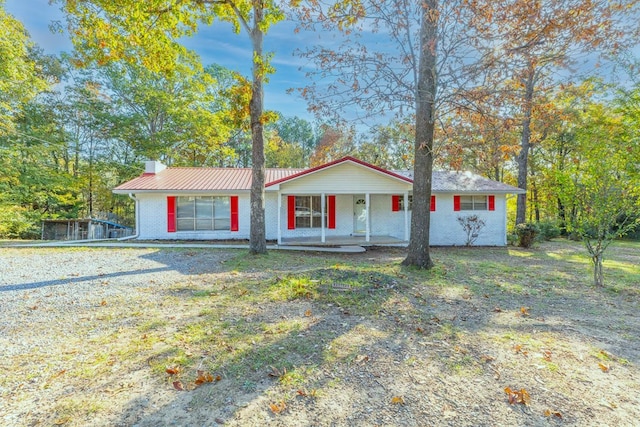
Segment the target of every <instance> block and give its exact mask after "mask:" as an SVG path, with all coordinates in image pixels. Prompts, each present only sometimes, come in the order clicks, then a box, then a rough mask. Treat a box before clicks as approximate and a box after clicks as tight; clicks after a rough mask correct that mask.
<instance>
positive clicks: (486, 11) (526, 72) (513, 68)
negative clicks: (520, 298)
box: [467, 0, 638, 224]
mask: <svg viewBox="0 0 640 427" xmlns="http://www.w3.org/2000/svg"><path fill="white" fill-rule="evenodd" d="M467 5H468V7H469V8H470V9H472V10H473V11H474V13H475V14H476V15H477V16H478V17H479V19H478V21H477V22H478V29H479V31H480V34H481V35H482V37H480V38H479V39H478V40H479V41H480V42H484V43H486V44H485V46H484V51H485V60H486V64H487V66H488V67H489V69H491V70H493V71H492V72H493V73H499V74H502V78H503V81H504V82H505V93H508V94H509V96H510V97H512V96H513V95H514V94H516V95H517V98H516V102H515V103H514V104H513V105H514V107H515V108H516V109H517V110H518V115H517V116H518V120H519V122H520V126H521V137H520V147H519V153H518V155H517V157H516V162H517V166H518V187H520V188H522V189H524V190H526V189H527V177H528V165H529V152H530V148H531V142H532V141H531V133H532V122H533V120H534V117H533V111H534V109H535V107H536V104H537V102H538V100H539V99H540V97H539V96H538V95H539V94H540V93H544V92H545V91H547V90H553V89H554V88H555V87H556V86H557V84H558V83H559V82H558V79H557V76H553V73H554V72H558V71H559V70H566V71H569V72H572V73H575V71H576V67H577V66H578V64H579V60H580V59H585V58H586V57H587V56H588V55H591V60H592V61H596V60H597V59H598V58H596V57H595V56H596V54H598V53H599V54H601V56H603V55H606V54H610V53H612V52H616V51H618V50H620V49H622V48H624V47H625V46H626V45H628V44H629V43H634V42H635V40H637V39H636V38H635V37H636V36H637V31H638V29H637V12H638V11H637V6H638V1H637V0H620V1H615V2H612V1H609V0H540V1H530V0H507V1H500V2H496V1H493V0H467ZM633 16H636V18H635V19H634V18H633ZM483 22H484V23H483ZM592 68H593V65H592ZM526 208H527V199H526V194H520V195H518V203H517V214H516V223H517V224H519V223H522V222H525V220H526Z"/></svg>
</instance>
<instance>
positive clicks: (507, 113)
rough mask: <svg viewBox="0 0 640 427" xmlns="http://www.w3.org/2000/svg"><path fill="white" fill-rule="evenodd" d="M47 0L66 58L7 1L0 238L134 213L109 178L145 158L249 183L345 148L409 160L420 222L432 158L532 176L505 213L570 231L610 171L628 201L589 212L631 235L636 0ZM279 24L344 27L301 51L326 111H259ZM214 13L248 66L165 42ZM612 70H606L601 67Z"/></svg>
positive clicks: (308, 90)
mask: <svg viewBox="0 0 640 427" xmlns="http://www.w3.org/2000/svg"><path fill="white" fill-rule="evenodd" d="M58 3H60V4H62V6H63V7H64V10H65V12H66V13H67V16H68V17H69V21H68V25H69V30H70V31H71V34H72V38H73V39H74V43H75V47H76V51H74V52H73V53H69V54H68V55H63V56H62V57H51V56H47V55H44V54H43V53H42V52H40V51H39V50H38V48H37V46H34V45H33V43H32V42H31V41H30V40H29V37H28V35H27V34H26V32H25V31H24V29H23V28H22V26H21V24H20V23H19V22H17V21H16V20H15V19H14V18H12V17H11V16H9V15H7V14H6V13H5V12H4V10H2V9H0V12H1V13H2V15H0V19H1V20H2V28H6V29H7V30H3V31H4V34H5V36H4V37H3V38H2V39H1V40H0V43H1V46H0V49H1V50H2V54H3V58H6V60H4V61H3V64H2V66H1V67H2V68H1V69H0V78H1V80H0V85H2V87H1V88H0V89H2V90H1V94H2V95H1V96H2V99H1V100H0V101H1V104H0V105H1V107H2V108H1V109H0V150H1V151H0V162H1V164H0V167H2V171H3V173H2V177H1V178H0V190H1V195H0V204H1V205H2V207H3V208H2V209H1V212H2V213H0V235H3V236H22V237H26V236H29V235H32V234H33V232H34V230H36V229H37V224H38V221H39V219H40V218H43V217H77V216H90V215H94V216H95V215H97V214H98V213H101V212H110V213H114V214H117V215H118V216H120V217H122V218H123V221H125V222H126V221H131V218H132V212H131V209H132V204H131V202H130V201H129V200H127V199H126V198H120V197H115V196H113V195H112V194H111V193H110V189H111V188H112V187H114V186H115V185H117V184H118V183H120V182H122V181H124V180H126V179H128V178H131V177H132V176H135V175H137V174H138V173H139V172H140V170H141V162H142V161H143V160H144V159H159V160H162V161H164V162H165V163H167V164H170V165H184V166H246V167H253V168H254V173H255V174H257V175H254V180H256V177H258V181H259V178H260V171H261V170H262V171H263V169H264V167H265V166H266V167H304V166H313V165H316V164H320V163H323V162H326V161H329V160H332V159H336V158H339V157H341V156H344V155H354V156H357V157H359V158H361V159H363V160H365V161H367V162H371V163H373V164H376V165H379V166H382V167H385V168H391V169H411V168H415V169H416V174H417V176H421V178H418V179H417V180H416V181H417V182H418V183H419V184H422V183H424V186H422V188H421V189H416V188H414V195H415V194H416V193H419V194H420V195H421V196H420V197H416V196H417V195H416V196H414V203H416V204H417V205H419V204H420V199H423V200H424V206H423V208H425V209H426V211H427V212H426V213H427V216H428V209H427V207H428V206H427V205H428V200H429V197H427V195H428V194H430V191H431V187H430V173H431V167H432V165H433V167H435V168H439V169H445V168H451V169H469V170H473V171H475V172H478V173H480V174H482V175H485V176H488V177H490V178H492V179H497V180H500V181H505V182H508V183H511V184H514V185H518V186H519V187H521V188H526V190H527V194H526V196H523V197H519V198H518V205H517V214H516V222H518V223H521V222H525V221H533V222H541V221H550V222H553V223H556V224H558V225H559V226H560V227H561V228H562V229H563V230H566V231H567V232H572V231H576V230H577V229H578V228H579V224H580V221H579V219H580V218H585V217H589V216H592V213H593V210H594V209H595V205H594V203H595V201H593V200H590V199H589V198H588V197H587V195H597V191H596V189H600V190H601V187H602V186H603V184H604V183H605V181H606V182H607V183H608V184H607V185H609V187H610V192H613V193H616V194H617V195H618V196H617V197H614V198H611V200H624V204H621V203H619V204H618V206H608V207H606V208H605V207H602V209H598V210H599V211H607V212H609V214H608V216H609V217H611V214H613V213H615V215H614V216H615V217H616V221H617V222H616V224H614V225H611V224H610V225H611V226H612V227H614V228H616V227H617V228H616V230H620V229H622V228H624V227H625V226H626V227H627V228H626V231H631V225H632V224H634V222H633V221H634V218H637V216H638V203H639V202H638V200H639V198H638V197H639V196H638V191H639V190H638V187H639V186H638V182H639V181H638V179H639V173H638V169H639V165H640V148H639V144H640V143H639V142H638V135H639V132H638V130H639V128H640V122H639V120H640V119H639V117H640V114H639V111H640V110H639V108H640V105H639V102H638V99H640V84H639V83H638V82H637V81H634V80H633V78H634V75H635V73H636V69H637V68H636V67H637V64H638V62H637V59H636V58H634V55H633V52H634V48H637V41H638V28H637V25H636V22H637V17H638V10H637V8H638V2H637V1H635V0H627V1H615V2H611V1H606V0H570V1H566V0H565V1H559V0H541V1H535V2H532V1H524V0H510V1H505V2H493V1H489V0H456V1H448V2H439V1H435V0H429V1H409V0H389V1H385V2H375V1H368V0H351V1H329V0H327V1H321V0H309V1H306V2H302V1H291V2H284V1H283V2H275V1H269V2H263V1H262V2H261V1H231V0H227V1H195V0H194V1H193V2H178V3H176V4H175V5H174V4H173V3H172V2H169V3H167V4H165V3H166V2H161V1H150V2H145V3H144V4H141V3H140V2H133V1H129V0H118V1H102V0H94V1H92V2H82V4H80V3H78V2H72V1H62V0H60V1H59V2H58ZM0 5H1V3H0ZM121 16H127V17H128V18H127V19H126V20H121V19H118V17H121ZM285 17H287V18H288V19H292V20H296V22H297V23H298V29H299V30H300V31H317V32H321V31H325V32H326V31H330V32H331V34H332V35H333V36H334V38H335V39H336V40H338V41H337V42H334V43H332V44H331V45H330V47H329V46H323V45H320V46H308V47H306V48H304V49H301V50H300V51H299V55H301V56H303V57H306V58H307V59H308V60H310V61H311V62H312V63H315V64H316V68H315V69H314V70H313V71H311V72H310V73H309V75H308V77H309V80H308V85H306V86H305V87H303V88H298V90H299V92H300V94H301V95H302V96H303V97H305V98H306V100H307V102H308V105H309V109H310V110H311V111H314V112H316V113H317V115H318V116H319V117H322V118H323V121H322V122H314V123H311V122H309V121H307V120H304V119H301V118H298V117H282V116H281V115H279V114H278V113H277V112H273V111H269V110H268V106H267V109H266V110H264V111H263V109H262V106H257V105H256V103H260V104H261V102H262V101H261V99H262V86H261V85H262V83H263V82H264V79H265V77H266V76H267V75H268V74H269V73H273V72H277V70H274V69H273V68H272V67H271V65H270V64H269V54H265V53H264V52H263V49H262V37H264V36H266V37H268V35H266V34H267V31H268V29H269V27H270V26H272V25H276V24H277V23H278V22H279V21H281V20H283V19H285ZM215 20H222V21H228V22H232V23H233V24H234V26H235V28H236V30H237V31H243V30H244V31H245V32H246V33H247V34H248V35H249V37H250V39H251V41H252V46H253V50H254V57H253V58H247V61H251V62H252V64H253V75H252V76H250V77H247V76H242V75H239V74H237V73H234V72H231V71H229V70H226V69H224V68H223V67H220V66H218V65H215V64H209V65H208V66H203V64H201V63H200V62H199V58H198V57H197V56H196V55H195V54H194V53H193V52H189V51H188V50H186V49H184V47H183V46H182V45H180V43H179V42H178V41H177V40H178V38H179V37H181V36H184V35H188V34H191V33H193V32H195V31H197V28H198V25H215V23H214V22H213V21H215ZM150 23H152V24H150ZM167 34H169V36H167ZM421 61H422V62H421ZM429 61H430V62H429ZM205 65H206V64H205ZM613 66H615V69H616V70H617V71H618V73H619V74H618V76H620V77H621V78H620V79H619V80H618V81H617V82H616V81H612V80H608V79H606V78H603V77H602V75H603V74H604V73H602V72H601V71H602V70H605V69H606V70H611V69H613V68H612V67H613ZM608 75H610V73H608ZM327 82H329V83H327ZM252 103H253V104H252ZM421 105H422V107H420V106H421ZM420 108H422V110H421V109H420ZM416 114H417V115H416ZM421 114H422V115H421ZM416 117H418V119H417V120H416ZM345 118H346V120H345ZM365 124H367V125H368V127H365ZM423 125H427V128H425V129H420V127H421V126H423ZM417 135H422V136H417ZM260 144H264V145H263V147H261V146H260ZM261 155H263V158H260V156H261ZM416 156H418V157H416ZM418 171H422V172H423V174H422V175H419V174H418ZM596 172H597V173H596ZM599 173H602V174H605V173H606V174H607V175H606V176H605V175H599ZM605 178H606V179H605ZM258 190H259V189H258ZM257 192H259V191H257ZM601 196H602V197H600V199H599V200H600V201H602V200H603V199H606V197H604V196H603V195H601ZM256 197H257V198H258V199H259V197H260V195H258V196H256ZM258 199H256V200H258ZM252 200H253V199H252ZM586 200H590V206H587V205H586V203H585V201H586ZM252 206H253V201H252ZM419 208H420V206H415V207H414V209H419ZM614 211H615V212H614ZM252 223H253V217H252ZM630 224H631V225H630ZM418 226H420V225H419V224H418ZM422 227H423V228H424V225H422ZM585 227H586V228H593V227H596V228H597V226H594V225H593V224H591V225H589V226H588V227H587V226H584V227H583V228H585ZM607 227H608V228H611V227H609V226H607ZM414 231H415V230H414V229H413V225H412V236H413V235H414ZM422 241H423V243H424V239H422ZM426 241H427V242H428V235H427V236H426ZM421 250H425V249H424V248H423V249H421ZM423 261H424V260H423ZM423 261H421V262H419V263H418V264H420V263H423V264H424V262H423ZM426 264H428V262H427V263H426ZM426 264H425V265H423V266H427V265H426Z"/></svg>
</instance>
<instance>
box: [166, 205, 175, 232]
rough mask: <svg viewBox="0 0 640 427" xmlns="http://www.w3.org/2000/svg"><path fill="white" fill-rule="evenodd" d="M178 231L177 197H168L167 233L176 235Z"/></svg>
mask: <svg viewBox="0 0 640 427" xmlns="http://www.w3.org/2000/svg"><path fill="white" fill-rule="evenodd" d="M175 231H176V197H175V196H168V197H167V232H168V233H175Z"/></svg>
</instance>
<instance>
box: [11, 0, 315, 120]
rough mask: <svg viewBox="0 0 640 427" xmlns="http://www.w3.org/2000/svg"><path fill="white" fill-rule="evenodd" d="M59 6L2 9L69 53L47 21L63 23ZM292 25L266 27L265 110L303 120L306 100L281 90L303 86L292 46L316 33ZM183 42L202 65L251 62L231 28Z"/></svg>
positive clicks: (46, 44) (44, 2)
mask: <svg viewBox="0 0 640 427" xmlns="http://www.w3.org/2000/svg"><path fill="white" fill-rule="evenodd" d="M141 1H143V0H141ZM59 8H60V6H59V5H49V2H48V0H6V3H5V9H6V10H7V12H8V13H10V14H11V15H13V16H14V17H15V18H16V19H18V20H19V21H21V22H22V23H23V25H24V26H25V27H26V29H27V31H29V34H30V35H31V37H32V39H33V40H34V41H35V42H36V43H37V44H38V45H39V46H40V47H41V48H42V49H44V51H45V52H46V53H53V54H57V53H60V52H63V51H67V52H68V51H71V50H72V45H71V42H70V41H69V39H68V38H67V37H66V35H62V34H53V33H52V32H51V31H49V25H50V24H51V23H52V22H53V21H60V22H61V23H62V24H63V26H64V15H63V14H62V13H61V12H60V10H59ZM294 29H295V25H294V24H293V23H291V22H281V23H279V24H277V25H275V26H274V27H272V28H271V29H270V31H269V33H268V34H267V36H266V37H265V51H271V52H275V57H274V59H273V61H272V63H273V65H274V66H275V68H276V73H275V74H274V75H272V76H270V79H269V83H268V84H267V85H266V87H265V108H267V109H269V110H275V111H279V112H281V113H282V114H283V115H285V116H298V117H302V118H305V119H307V120H313V117H312V116H311V115H310V114H309V113H308V112H307V111H306V108H307V104H306V102H305V101H304V100H303V99H301V98H300V97H299V96H297V95H295V94H287V93H286V91H287V89H289V88H297V87H302V86H305V85H306V84H307V83H306V80H305V75H304V71H300V70H299V68H300V67H303V68H304V67H305V66H306V65H307V64H306V60H305V59H302V58H299V57H297V56H295V55H294V51H295V49H296V48H298V47H304V46H307V45H312V44H316V43H318V42H319V40H320V35H317V34H312V33H302V32H301V33H298V34H296V33H294ZM184 44H185V46H186V47H188V48H189V49H192V50H194V51H196V52H197V53H198V54H199V55H200V57H201V58H202V63H203V64H204V65H209V64H212V63H217V64H220V65H222V66H224V67H227V68H230V69H232V70H235V71H238V72H241V73H242V74H244V75H246V76H248V75H249V74H250V66H251V56H252V55H251V44H250V42H249V37H248V36H247V35H246V34H245V33H240V34H234V33H233V31H232V29H231V26H230V25H228V24H225V23H221V22H214V23H213V25H211V26H209V27H204V26H203V27H201V28H200V31H199V32H198V34H197V35H196V36H194V37H192V38H189V39H185V43H184Z"/></svg>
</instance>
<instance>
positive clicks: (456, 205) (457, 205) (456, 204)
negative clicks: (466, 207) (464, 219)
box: [453, 196, 460, 211]
mask: <svg viewBox="0 0 640 427" xmlns="http://www.w3.org/2000/svg"><path fill="white" fill-rule="evenodd" d="M453 210H454V211H459V210H460V196H453Z"/></svg>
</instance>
